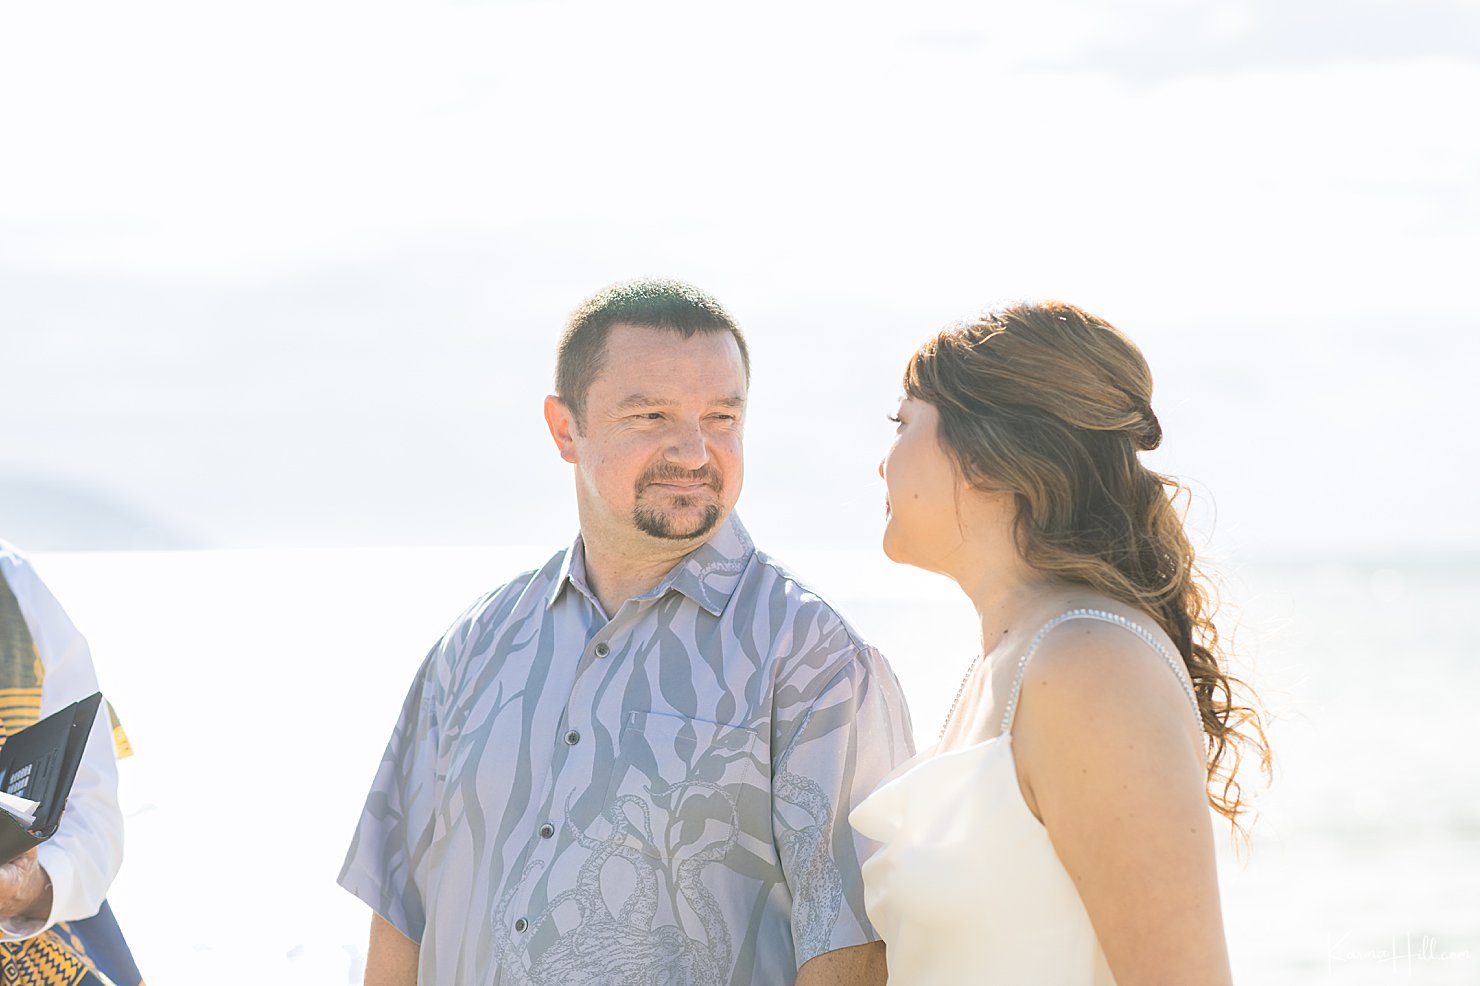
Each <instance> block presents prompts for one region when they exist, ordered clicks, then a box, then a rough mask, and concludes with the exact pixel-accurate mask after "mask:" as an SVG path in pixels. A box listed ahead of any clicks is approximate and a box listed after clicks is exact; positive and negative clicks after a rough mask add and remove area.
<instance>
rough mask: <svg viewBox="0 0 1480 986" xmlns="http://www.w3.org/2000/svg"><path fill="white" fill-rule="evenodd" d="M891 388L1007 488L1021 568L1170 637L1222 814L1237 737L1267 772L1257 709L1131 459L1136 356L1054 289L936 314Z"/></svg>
mask: <svg viewBox="0 0 1480 986" xmlns="http://www.w3.org/2000/svg"><path fill="white" fill-rule="evenodd" d="M904 389H905V393H906V394H907V395H908V396H910V397H911V398H914V399H916V400H921V401H925V402H926V403H928V404H931V405H934V407H935V408H936V409H937V411H938V412H939V414H940V440H941V442H942V444H943V445H944V447H945V448H946V450H947V451H948V452H949V453H950V454H951V455H952V456H953V457H954V458H955V460H956V461H957V463H958V464H959V466H960V468H961V470H962V473H963V475H964V476H965V477H966V479H967V480H968V481H969V482H971V483H972V485H974V486H978V487H980V488H983V489H991V490H1000V491H1011V492H1012V493H1013V494H1015V496H1016V500H1017V523H1016V532H1015V533H1016V538H1017V546H1018V550H1019V552H1021V554H1022V556H1023V558H1024V559H1025V560H1026V561H1027V562H1028V563H1029V564H1030V565H1032V566H1033V568H1035V569H1036V570H1037V571H1039V572H1042V573H1044V574H1046V575H1050V576H1053V577H1055V578H1059V579H1062V580H1063V581H1066V582H1075V583H1080V584H1083V585H1088V586H1090V587H1092V588H1094V589H1095V590H1097V591H1099V592H1102V593H1104V594H1105V595H1107V596H1110V597H1112V598H1114V599H1118V600H1120V601H1121V602H1124V603H1126V604H1127V605H1129V606H1134V607H1137V608H1139V609H1142V610H1145V611H1146V612H1148V613H1150V614H1151V615H1152V616H1153V617H1155V618H1156V621H1157V623H1159V624H1160V625H1161V628H1162V629H1163V630H1164V631H1166V633H1167V635H1168V636H1169V637H1170V638H1171V639H1172V640H1173V641H1174V642H1175V643H1176V645H1177V650H1178V651H1179V652H1180V653H1181V655H1182V660H1183V661H1184V662H1185V663H1186V665H1187V672H1188V674H1189V675H1190V676H1191V678H1192V686H1193V690H1194V692H1195V693H1196V696H1197V704H1198V711H1199V712H1200V714H1201V716H1202V726H1203V731H1204V733H1205V734H1206V735H1207V737H1208V745H1207V773H1208V802H1209V804H1211V805H1212V807H1213V809H1214V810H1216V811H1217V812H1218V813H1219V814H1221V815H1223V816H1225V817H1226V818H1228V819H1229V821H1230V822H1232V823H1234V824H1235V825H1237V824H1238V821H1239V815H1240V814H1241V813H1242V812H1243V811H1244V810H1245V808H1246V805H1245V802H1244V799H1243V797H1242V791H1241V789H1240V786H1239V783H1238V779H1237V774H1238V766H1239V763H1240V761H1241V760H1242V759H1243V756H1244V754H1245V753H1252V754H1254V755H1255V756H1257V758H1258V763H1259V765H1260V767H1261V768H1262V769H1263V770H1264V771H1265V772H1268V770H1269V765H1270V754H1269V744H1268V740H1267V738H1266V736H1265V734H1264V727H1263V721H1262V720H1263V716H1262V714H1261V712H1260V711H1259V709H1258V703H1257V700H1256V699H1255V697H1254V696H1253V693H1252V691H1251V690H1250V689H1249V688H1248V686H1247V685H1246V684H1245V683H1244V682H1243V681H1241V680H1239V679H1238V678H1235V677H1234V676H1233V675H1231V674H1230V673H1229V672H1228V671H1227V668H1226V663H1227V662H1226V654H1225V653H1224V648H1223V647H1222V646H1221V645H1220V642H1219V638H1218V630H1217V627H1215V626H1214V625H1213V611H1214V609H1215V608H1216V604H1215V601H1214V599H1213V597H1212V595H1211V593H1210V592H1209V591H1208V589H1207V588H1206V586H1205V583H1204V580H1203V579H1202V577H1201V576H1200V574H1199V572H1198V569H1197V566H1196V559H1195V556H1194V551H1193V548H1192V543H1191V542H1190V541H1189V540H1188V537H1187V533H1186V531H1185V530H1184V528H1183V514H1182V512H1181V511H1180V510H1179V509H1178V506H1177V503H1178V501H1179V500H1181V499H1183V498H1184V497H1185V496H1186V493H1187V491H1186V489H1185V488H1184V487H1183V486H1181V485H1180V484H1179V483H1177V482H1176V481H1175V480H1174V479H1171V478H1170V477H1167V476H1162V475H1159V474H1158V473H1155V472H1152V471H1151V470H1149V469H1147V468H1146V467H1145V466H1143V465H1142V464H1141V461H1140V459H1139V458H1138V457H1137V452H1141V451H1149V450H1150V449H1154V448H1156V447H1157V446H1158V445H1159V444H1160V443H1161V424H1160V422H1158V421H1157V419H1156V414H1155V412H1154V411H1152V409H1151V370H1150V368H1149V367H1147V365H1146V360H1145V358H1144V357H1143V356H1142V355H1141V351H1140V350H1139V349H1137V348H1136V346H1135V344H1134V343H1132V342H1131V341H1130V340H1129V339H1127V338H1126V337H1125V336H1124V335H1122V334H1121V333H1120V332H1119V331H1117V330H1116V329H1115V328H1114V327H1113V326H1111V325H1110V324H1109V323H1107V322H1104V321H1102V320H1100V319H1098V318H1096V317H1094V316H1093V315H1090V314H1089V313H1088V312H1085V311H1081V310H1080V309H1078V308H1075V307H1074V306H1073V305H1068V304H1064V303H1063V302H1058V301H1046V302H1041V303H1036V304H1017V305H1012V306H1010V307H1007V308H1003V309H999V310H996V311H992V312H988V313H985V314H983V315H982V316H980V317H979V318H977V319H975V320H973V321H970V322H964V323H959V324H956V325H952V326H948V327H947V328H945V329H943V330H942V331H941V332H940V333H938V334H937V335H936V336H935V337H934V338H933V339H931V340H930V341H929V342H927V343H926V344H925V345H924V346H922V347H920V350H919V351H918V352H917V353H915V355H914V357H913V358H912V359H911V360H910V363H909V366H908V367H906V369H905V375H904Z"/></svg>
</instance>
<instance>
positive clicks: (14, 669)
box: [0, 573, 144, 986]
mask: <svg viewBox="0 0 1480 986" xmlns="http://www.w3.org/2000/svg"><path fill="white" fill-rule="evenodd" d="M44 674H45V669H44V668H43V666H42V664H41V656H40V655H39V654H38V653H37V651H36V643H35V641H34V640H32V639H31V630H30V628H29V627H27V626H26V621H25V618H24V617H23V616H22V615H21V609H20V604H19V603H18V602H17V601H16V598H15V593H14V592H12V591H11V588H10V585H9V584H8V583H7V582H6V581H5V577H4V575H3V573H0V746H4V745H5V738H6V737H7V736H10V735H11V734H12V733H14V732H17V731H19V730H21V729H24V728H25V727H26V726H29V725H31V724H32V723H34V722H35V721H36V720H37V719H39V718H40V716H41V679H42V677H43V676H44ZM108 713H109V715H110V716H112V719H111V722H112V724H113V730H114V743H115V745H116V746H121V747H122V748H126V747H127V742H128V740H127V738H126V737H123V729H122V727H120V726H119V725H118V719H117V717H116V716H113V710H112V707H111V706H110V707H109V709H108ZM120 738H122V743H121V744H120V742H119V741H120ZM143 982H144V981H143V978H142V977H141V976H140V975H139V970H138V967H137V966H136V965H135V964H134V959H133V955H132V954H131V953H130V952H129V949H128V944H127V943H126V942H125V941H124V938H123V932H122V930H121V929H119V927H118V922H117V921H116V920H114V918H113V911H112V909H111V908H109V906H108V902H107V901H104V902H103V906H102V908H101V909H100V910H99V911H98V913H97V914H96V915H94V916H93V917H90V918H84V919H82V920H78V921H65V922H62V923H59V924H57V925H56V926H55V927H52V928H50V929H48V930H47V931H45V932H43V933H42V934H40V935H37V936H36V937H34V938H28V939H26V940H25V941H19V942H0V986H143Z"/></svg>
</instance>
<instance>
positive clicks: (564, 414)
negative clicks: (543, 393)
mask: <svg viewBox="0 0 1480 986" xmlns="http://www.w3.org/2000/svg"><path fill="white" fill-rule="evenodd" d="M545 424H546V425H547V426H548V427H549V429H550V437H551V438H553V439H555V447H556V448H558V449H559V450H560V457H561V458H562V459H564V460H565V461H566V462H575V461H576V442H575V435H576V433H577V431H578V430H579V429H577V428H576V419H575V415H573V414H571V413H570V407H569V406H568V405H567V404H566V403H565V401H563V400H561V399H560V398H558V397H556V396H555V395H554V394H551V395H550V396H549V397H546V398H545Z"/></svg>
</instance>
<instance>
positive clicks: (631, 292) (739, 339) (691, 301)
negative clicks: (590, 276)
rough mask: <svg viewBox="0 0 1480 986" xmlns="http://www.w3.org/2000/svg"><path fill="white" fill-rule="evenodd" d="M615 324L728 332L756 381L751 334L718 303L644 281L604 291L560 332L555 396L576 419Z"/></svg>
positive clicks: (692, 291)
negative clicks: (748, 342) (747, 335)
mask: <svg viewBox="0 0 1480 986" xmlns="http://www.w3.org/2000/svg"><path fill="white" fill-rule="evenodd" d="M614 325H635V326H638V327H640V328H644V329H663V330H666V331H669V332H679V333H682V334H683V337H684V338H685V339H687V338H689V337H690V336H692V335H693V334H694V333H696V332H728V333H730V334H731V335H733V336H734V337H735V343H736V345H738V346H739V347H740V360H741V362H742V363H744V364H745V382H746V383H747V384H749V382H750V350H749V348H748V347H747V346H746V345H745V335H744V334H743V333H742V332H741V331H740V326H739V325H738V324H737V323H736V322H735V320H734V319H733V318H731V317H730V313H729V312H727V311H725V310H724V307H723V306H722V305H720V303H719V302H718V301H715V300H714V299H713V298H711V297H710V296H709V295H707V294H705V293H704V292H703V291H700V290H699V289H698V288H696V287H694V286H693V285H692V284H685V283H684V282H682V281H674V280H670V279H667V278H640V279H638V280H634V281H622V282H621V283H619V284H612V285H609V286H608V287H605V288H602V289H601V290H600V291H598V292H596V294H594V295H592V296H591V297H590V298H589V299H587V300H586V301H585V302H584V303H583V304H582V305H581V306H580V307H579V308H577V309H576V310H575V311H574V312H572V313H571V316H570V318H569V319H568V320H567V321H566V323H565V331H564V332H562V333H561V334H560V346H559V349H558V350H557V355H556V358H555V395H556V396H557V397H559V398H560V399H561V400H562V401H564V402H565V406H566V407H568V408H570V412H571V414H572V415H573V416H574V417H575V419H576V424H577V426H580V425H581V424H582V422H583V421H584V416H585V412H586V393H587V392H588V391H589V390H590V389H591V381H593V380H595V379H596V375H597V374H598V373H600V372H601V369H602V367H603V366H604V365H605V362H606V338H607V336H608V335H610V334H611V330H612V326H614Z"/></svg>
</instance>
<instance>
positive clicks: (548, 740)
mask: <svg viewBox="0 0 1480 986" xmlns="http://www.w3.org/2000/svg"><path fill="white" fill-rule="evenodd" d="M583 558H584V552H583V548H582V542H581V540H580V539H579V538H577V539H576V542H575V544H574V545H573V546H572V547H571V548H569V549H567V550H565V551H562V552H560V553H558V554H557V555H555V556H554V557H553V558H551V559H550V561H549V562H548V563H546V564H545V566H544V567H543V568H541V569H540V570H539V571H536V572H529V573H526V574H524V575H521V576H519V577H518V578H516V579H514V580H513V581H512V582H510V583H509V584H507V585H505V586H503V587H502V588H499V589H497V590H495V591H494V592H492V593H491V594H489V595H488V596H485V597H484V598H483V599H481V600H479V601H478V602H477V603H476V604H475V605H474V606H473V607H472V608H471V609H470V610H468V612H467V613H465V614H464V615H463V616H462V617H461V618H460V619H458V621H457V622H456V623H454V624H453V626H452V628H451V629H450V630H448V632H447V634H446V635H445V636H444V637H443V638H442V639H441V641H439V642H438V643H437V645H436V646H435V647H433V648H432V651H431V653H430V654H429V655H428V656H427V659H426V661H425V662H424V663H423V665H422V667H421V670H420V671H419V672H418V674H417V676H416V679H415V681H414V682H413V684H412V687H411V691H410V694H409V695H408V696H407V698H406V703H405V706H404V708H403V709H402V712H401V718H400V720H399V721H398V722H397V723H396V728H395V731H394V732H393V734H392V735H391V739H390V743H389V745H388V746H387V747H386V751H385V756H384V758H383V760H382V761H381V765H380V769H379V772H378V773H377V774H376V777H375V781H374V784H373V786H372V788H371V791H370V796H369V798H368V800H367V801H366V804H365V810H364V813H363V814H362V816H361V818H360V823H359V827H358V828H357V829H356V831H355V835H354V840H353V842H352V843H351V845H350V849H349V854H348V857H347V858H346V860H345V863H344V869H343V871H342V872H341V873H340V877H339V882H340V884H341V885H343V886H344V887H345V888H346V889H347V890H349V891H350V892H351V893H353V894H355V895H356V896H358V897H360V898H361V899H362V900H364V901H365V902H366V903H368V904H369V905H370V906H371V907H372V908H374V909H375V911H376V912H377V913H378V914H380V915H381V916H382V917H384V918H385V919H386V920H387V921H389V922H390V923H391V924H393V925H395V926H396V927H397V928H399V929H400V930H401V931H402V932H403V933H404V934H405V935H407V937H409V938H411V939H412V940H413V941H418V942H420V943H421V958H420V962H421V967H420V981H421V982H423V983H437V984H443V983H457V984H469V986H471V984H494V983H497V984H521V986H533V984H551V986H555V984H559V986H570V984H582V983H603V984H626V983H634V984H636V983H642V984H648V983H672V984H741V983H744V984H750V983H767V984H771V983H777V984H784V983H790V982H792V981H793V980H794V979H795V977H796V973H797V970H798V969H799V968H800V967H801V966H802V964H803V963H805V962H806V961H807V960H808V959H810V958H812V957H813V956H815V955H819V954H821V953H823V952H826V951H830V950H832V949H837V948H844V947H847V946H850V945H858V944H863V943H865V942H869V941H873V940H876V939H877V937H878V936H877V935H876V934H875V932H874V930H873V928H872V927H871V926H870V924H869V922H868V918H867V917H866V916H865V913H864V906H863V886H862V879H861V877H860V875H859V866H860V864H861V862H862V860H863V858H865V857H866V855H867V854H868V852H869V851H871V849H872V848H873V847H872V845H871V844H869V843H866V842H864V841H863V840H862V838H861V837H860V836H857V835H855V834H854V832H853V830H852V829H851V828H850V827H849V825H848V813H849V811H850V810H851V809H852V808H853V806H854V805H856V804H857V803H858V802H860V801H861V800H863V798H864V797H866V796H867V795H868V794H869V792H870V791H871V790H872V789H873V787H874V785H875V784H876V783H877V782H878V781H879V779H880V778H882V777H883V776H884V775H885V774H886V773H888V772H889V771H890V770H892V769H893V768H894V766H895V765H897V764H899V763H900V762H902V761H904V760H906V759H908V758H909V757H910V756H911V755H912V754H913V752H914V750H913V742H912V739H911V730H910V723H909V714H908V712H907V711H906V708H905V704H904V699H903V696H902V695H901V694H900V690H899V684H898V682H897V681H896V680H895V677H894V674H893V672H892V671H891V670H890V668H889V666H888V664H887V663H886V662H885V661H884V659H883V657H882V656H881V655H880V654H879V652H878V651H876V650H875V649H874V648H872V647H870V646H869V645H867V644H865V643H864V642H863V641H862V640H860V639H859V637H858V635H857V633H855V632H854V630H853V629H852V627H850V626H849V625H848V624H847V623H846V622H844V620H843V619H842V618H841V617H840V616H838V614H837V613H836V612H835V611H834V610H833V609H832V608H830V607H829V606H828V604H827V603H825V602H823V601H822V599H820V598H819V597H818V596H817V595H816V594H814V593H813V592H812V591H811V590H809V589H807V588H806V587H805V586H803V585H802V584H800V583H798V582H797V581H796V579H795V578H794V577H793V576H792V575H790V574H788V573H787V572H786V571H785V570H784V569H782V568H781V567H780V566H779V565H777V564H776V562H774V561H772V560H771V559H769V558H767V557H766V556H765V555H764V554H762V553H760V552H758V551H756V550H755V548H754V547H753V546H752V544H751V542H750V538H749V536H748V535H747V534H746V532H745V529H744V527H742V526H741V524H740V522H739V520H738V519H737V518H735V517H733V516H732V517H731V518H730V519H729V521H728V522H727V523H726V524H725V525H724V526H723V527H722V528H721V529H720V531H719V532H717V533H716V534H715V535H714V537H712V538H711V539H710V540H709V542H708V543H706V544H705V545H703V546H702V547H700V548H699V549H697V550H696V551H694V552H693V553H692V554H691V555H689V556H688V558H686V559H685V560H684V561H683V562H681V563H680V564H679V565H678V566H677V567H676V568H675V569H674V570H673V571H672V572H670V573H669V575H668V576H667V577H666V578H665V579H664V580H663V581H662V582H661V583H660V584H659V585H658V586H657V587H656V588H654V589H653V590H652V591H650V592H648V593H646V594H644V595H642V596H639V597H637V598H635V599H631V600H628V601H627V602H626V603H624V604H623V605H622V607H621V609H619V610H618V611H617V612H616V614H614V615H613V616H612V617H611V618H610V619H608V618H607V617H606V615H605V614H604V613H603V610H602V607H601V605H600V604H599V603H598V602H597V600H596V597H595V595H594V594H593V593H592V592H591V591H590V589H589V588H588V587H587V585H586V579H585V568H584V563H583Z"/></svg>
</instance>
